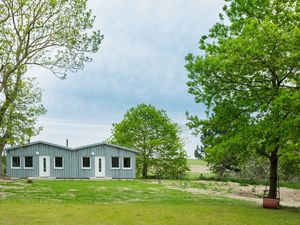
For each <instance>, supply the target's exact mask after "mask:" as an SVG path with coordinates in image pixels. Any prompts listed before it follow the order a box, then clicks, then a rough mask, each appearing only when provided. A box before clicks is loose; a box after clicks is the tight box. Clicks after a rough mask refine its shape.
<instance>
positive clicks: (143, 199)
mask: <svg viewBox="0 0 300 225" xmlns="http://www.w3.org/2000/svg"><path fill="white" fill-rule="evenodd" d="M205 188H209V187H205ZM1 196H6V197H5V198H4V199H1ZM299 212H300V211H299V210H297V209H281V210H266V209H262V208H261V206H258V205H256V204H254V203H250V202H246V201H240V200H235V199H229V198H221V197H208V196H203V195H198V194H191V193H187V192H184V191H180V190H176V189H171V188H168V187H167V186H165V185H160V184H156V183H151V181H149V180H148V181H143V180H105V181H91V180H59V181H57V180H51V181H47V180H43V181H35V182H34V183H33V184H26V183H25V182H24V181H18V182H14V183H0V224H191V225H192V224H298V223H299V220H300V213H299Z"/></svg>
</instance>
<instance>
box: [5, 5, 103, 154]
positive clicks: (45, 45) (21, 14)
mask: <svg viewBox="0 0 300 225" xmlns="http://www.w3.org/2000/svg"><path fill="white" fill-rule="evenodd" d="M86 3H87V0H76V1H65V0H26V1H24V0H0V100H1V101H0V126H5V124H4V123H5V117H6V114H7V113H8V111H9V109H10V108H11V107H13V106H15V104H14V102H15V100H16V98H17V96H18V94H19V92H20V91H21V90H20V89H21V88H22V79H23V76H24V74H25V73H26V72H27V70H28V69H29V68H30V67H31V66H33V65H35V66H39V67H42V68H46V69H49V70H51V71H52V72H53V73H54V74H55V75H56V76H58V77H60V78H65V77H66V74H67V72H68V71H73V72H74V71H77V70H79V69H82V68H83V66H84V63H85V62H89V61H91V58H90V57H88V55H87V54H89V53H95V52H97V51H98V49H99V45H100V43H101V41H102V39H103V36H102V35H100V31H93V32H91V31H89V30H90V29H91V28H92V26H93V23H94V19H95V17H94V16H92V14H91V11H90V10H88V9H87V7H86ZM5 142H6V141H5V139H2V138H1V137H0V146H3V145H5ZM1 154H2V149H0V155H1Z"/></svg>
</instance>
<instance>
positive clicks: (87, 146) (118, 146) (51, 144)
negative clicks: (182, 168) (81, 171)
mask: <svg viewBox="0 0 300 225" xmlns="http://www.w3.org/2000/svg"><path fill="white" fill-rule="evenodd" d="M37 144H44V145H49V146H53V147H57V148H60V149H64V150H69V151H78V150H81V149H84V148H90V147H95V146H101V145H106V146H110V147H114V148H119V149H123V150H126V151H130V152H134V153H137V152H138V151H136V150H134V149H131V148H127V147H123V146H120V145H114V144H110V143H107V142H99V143H95V144H90V145H84V146H80V147H76V148H70V147H66V146H62V145H57V144H53V143H50V142H46V141H34V142H30V143H27V144H23V145H17V146H13V147H8V148H5V149H4V150H6V151H10V150H14V149H18V148H23V147H28V146H31V145H37Z"/></svg>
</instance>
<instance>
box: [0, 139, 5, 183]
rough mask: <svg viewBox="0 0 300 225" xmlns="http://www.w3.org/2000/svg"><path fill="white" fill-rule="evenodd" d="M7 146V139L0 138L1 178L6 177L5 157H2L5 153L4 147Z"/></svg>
mask: <svg viewBox="0 0 300 225" xmlns="http://www.w3.org/2000/svg"><path fill="white" fill-rule="evenodd" d="M5 144H6V138H5V137H1V138H0V177H4V176H5V174H4V171H3V161H2V160H3V159H2V158H3V157H2V153H3V151H4V146H5Z"/></svg>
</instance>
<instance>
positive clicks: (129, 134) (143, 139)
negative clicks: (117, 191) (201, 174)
mask: <svg viewBox="0 0 300 225" xmlns="http://www.w3.org/2000/svg"><path fill="white" fill-rule="evenodd" d="M179 133H180V129H179V127H178V125H177V124H176V123H174V122H172V121H171V120H170V118H169V117H168V116H167V114H166V112H165V111H163V110H157V109H156V108H155V107H154V106H152V105H145V104H140V105H137V106H136V107H133V108H131V109H129V110H128V111H127V112H126V113H125V115H124V118H123V120H122V121H121V122H120V123H115V124H113V130H112V136H111V138H110V140H109V141H110V142H111V143H114V144H119V145H122V146H126V147H130V148H133V149H136V150H138V151H139V153H138V154H137V172H138V173H139V174H141V175H142V177H143V178H147V177H148V174H149V171H150V170H153V171H159V173H160V176H161V177H165V178H180V177H182V176H184V174H185V171H186V170H187V169H188V167H187V159H186V158H187V156H186V152H185V151H184V150H183V142H182V139H181V138H180V136H179ZM157 155H159V158H158V157H157ZM155 167H157V168H159V170H158V169H157V168H155Z"/></svg>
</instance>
